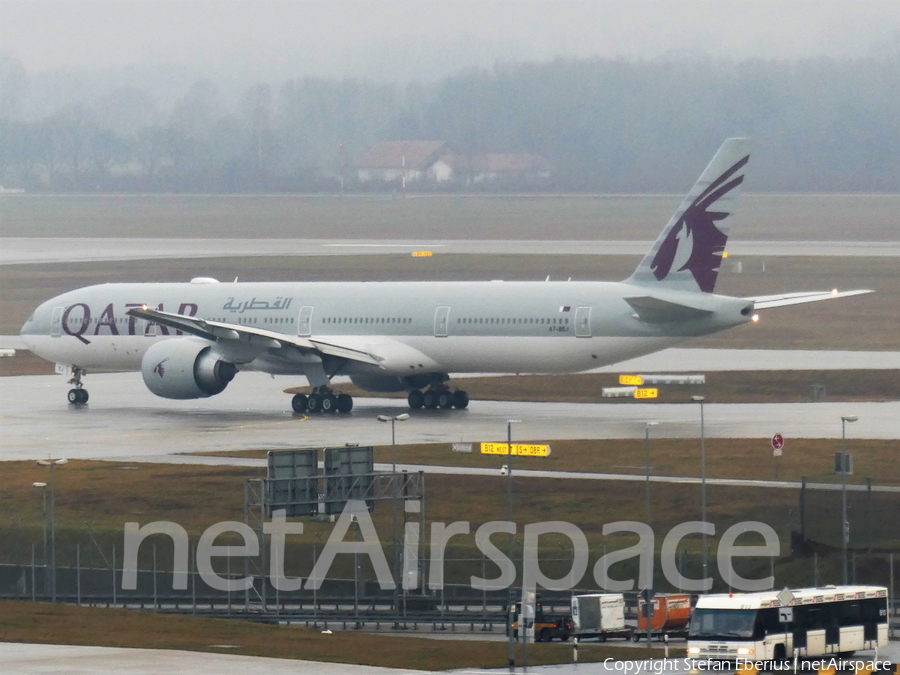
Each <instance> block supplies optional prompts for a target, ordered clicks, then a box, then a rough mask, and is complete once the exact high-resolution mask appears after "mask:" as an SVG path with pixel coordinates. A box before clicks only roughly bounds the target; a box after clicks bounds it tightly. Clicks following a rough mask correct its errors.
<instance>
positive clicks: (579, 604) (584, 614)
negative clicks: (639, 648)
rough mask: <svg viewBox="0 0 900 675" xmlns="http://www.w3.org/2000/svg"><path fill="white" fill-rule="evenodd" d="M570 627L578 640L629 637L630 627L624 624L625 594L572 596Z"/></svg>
mask: <svg viewBox="0 0 900 675" xmlns="http://www.w3.org/2000/svg"><path fill="white" fill-rule="evenodd" d="M572 627H573V629H574V631H575V632H574V635H575V637H577V638H578V639H579V640H583V639H586V638H597V639H598V640H600V641H601V642H602V641H605V640H607V639H608V638H611V637H619V638H625V639H630V638H631V633H632V629H631V628H630V627H628V626H626V625H625V596H624V595H622V594H621V593H590V594H587V595H575V596H572Z"/></svg>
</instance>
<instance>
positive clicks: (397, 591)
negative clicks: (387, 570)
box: [377, 413, 409, 614]
mask: <svg viewBox="0 0 900 675" xmlns="http://www.w3.org/2000/svg"><path fill="white" fill-rule="evenodd" d="M377 419H378V421H379V422H390V423H391V552H392V553H393V555H394V570H393V572H394V612H395V613H397V614H399V612H400V589H399V586H398V584H397V582H398V581H399V580H400V575H401V572H400V565H399V560H400V556H399V555H397V553H398V551H397V433H396V428H395V424H396V423H397V422H403V421H404V420H408V419H409V415H408V414H407V413H403V414H402V415H395V416H394V417H389V416H388V415H379V416H378V418H377Z"/></svg>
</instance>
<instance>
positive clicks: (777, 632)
mask: <svg viewBox="0 0 900 675" xmlns="http://www.w3.org/2000/svg"><path fill="white" fill-rule="evenodd" d="M782 593H784V591H780V592H779V591H765V592H763V593H733V594H731V593H729V594H727V595H702V596H700V598H699V599H698V600H697V606H696V607H695V608H694V612H693V614H692V615H691V624H690V631H689V633H688V649H687V652H688V656H689V657H691V658H698V659H722V660H732V661H733V660H736V659H746V660H753V661H763V660H771V659H774V660H780V659H785V658H793V656H794V655H796V656H798V657H812V656H822V655H825V654H839V655H841V656H845V657H847V656H850V655H852V654H853V653H854V652H855V651H857V650H860V649H874V648H875V647H876V646H877V647H883V646H885V645H887V643H888V611H887V609H888V608H887V598H888V593H887V589H886V588H884V587H883V586H827V587H824V588H799V589H796V590H792V591H790V593H791V596H792V597H791V598H788V603H787V604H786V605H783V604H782V602H781V600H779V598H778V596H779V595H780V594H782Z"/></svg>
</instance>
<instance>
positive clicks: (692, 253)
mask: <svg viewBox="0 0 900 675" xmlns="http://www.w3.org/2000/svg"><path fill="white" fill-rule="evenodd" d="M749 159H750V156H749V155H747V156H746V157H744V158H743V159H742V160H741V161H739V162H738V163H737V164H735V165H734V166H732V167H731V168H730V169H728V171H726V172H725V173H723V174H722V175H721V176H719V177H718V178H717V179H716V180H714V181H713V182H712V183H711V184H710V185H709V187H707V188H706V189H705V190H704V191H703V192H701V193H700V195H699V196H698V197H697V198H696V199H695V200H694V201H693V202H692V203H691V205H690V206H689V207H687V208H686V209H685V211H684V213H683V214H682V216H681V218H680V219H679V220H678V222H677V223H675V225H674V227H672V229H671V230H669V234H668V235H666V238H665V240H664V241H663V243H662V244H661V245H660V247H659V250H658V251H657V252H656V255H655V256H654V257H653V262H651V263H650V267H651V268H652V269H653V275H654V276H655V277H656V278H657V279H658V280H659V281H662V280H663V279H665V278H666V277H667V276H668V275H669V272H671V271H672V268H673V267H675V268H676V269H675V271H676V272H680V271H681V270H688V271H690V273H691V274H692V275H693V276H694V280H695V281H696V282H697V285H698V286H699V287H700V290H701V291H703V292H704V293H712V291H713V288H715V286H716V277H717V276H718V272H719V265H720V264H721V261H722V252H723V251H724V250H725V242H726V241H728V237H727V236H726V235H725V234H724V233H723V232H722V231H721V230H720V229H719V228H718V227H716V222H717V221H719V220H723V219H724V218H726V217H727V216H728V212H727V211H710V210H709V209H710V208H711V207H712V206H713V205H714V204H715V203H716V202H717V201H718V200H719V199H721V198H722V197H723V196H724V195H726V194H728V193H729V192H731V191H732V190H733V189H734V188H736V187H737V186H738V185H740V184H741V183H742V182H743V181H744V175H743V174H741V175H739V176H735V175H734V174H736V173H737V172H738V171H740V170H741V169H742V168H743V166H744V165H745V164H746V163H747V161H748V160H749ZM676 260H677V264H676Z"/></svg>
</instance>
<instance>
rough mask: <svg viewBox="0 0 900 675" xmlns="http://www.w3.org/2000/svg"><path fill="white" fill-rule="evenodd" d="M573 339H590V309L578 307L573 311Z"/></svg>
mask: <svg viewBox="0 0 900 675" xmlns="http://www.w3.org/2000/svg"><path fill="white" fill-rule="evenodd" d="M575 337H588V338H589V337H591V308H590V307H579V308H578V309H576V310H575Z"/></svg>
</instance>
